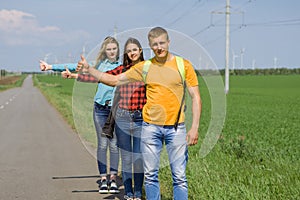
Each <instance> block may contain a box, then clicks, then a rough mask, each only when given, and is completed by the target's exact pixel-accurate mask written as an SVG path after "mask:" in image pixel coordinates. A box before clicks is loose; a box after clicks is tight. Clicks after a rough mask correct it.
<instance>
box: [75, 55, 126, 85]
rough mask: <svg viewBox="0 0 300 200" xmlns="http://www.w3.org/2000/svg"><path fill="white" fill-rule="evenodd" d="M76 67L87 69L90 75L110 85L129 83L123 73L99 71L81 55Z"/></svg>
mask: <svg viewBox="0 0 300 200" xmlns="http://www.w3.org/2000/svg"><path fill="white" fill-rule="evenodd" d="M77 69H79V70H83V69H84V70H87V71H88V72H89V73H90V74H91V75H92V76H94V77H95V78H96V79H97V80H98V81H99V82H101V83H104V84H106V85H110V86H116V85H123V84H126V83H129V80H128V79H127V78H126V75H125V74H123V73H122V74H119V75H111V74H107V73H105V72H100V71H99V70H97V69H95V68H93V67H90V66H89V64H88V63H87V61H86V59H85V57H84V56H81V60H80V61H79V62H78V64H77Z"/></svg>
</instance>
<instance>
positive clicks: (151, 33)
mask: <svg viewBox="0 0 300 200" xmlns="http://www.w3.org/2000/svg"><path fill="white" fill-rule="evenodd" d="M162 34H166V35H167V39H168V40H169V35H168V32H167V30H166V29H164V28H162V27H154V28H152V29H151V30H150V31H149V33H148V41H149V42H150V39H151V38H157V37H158V36H161V35H162Z"/></svg>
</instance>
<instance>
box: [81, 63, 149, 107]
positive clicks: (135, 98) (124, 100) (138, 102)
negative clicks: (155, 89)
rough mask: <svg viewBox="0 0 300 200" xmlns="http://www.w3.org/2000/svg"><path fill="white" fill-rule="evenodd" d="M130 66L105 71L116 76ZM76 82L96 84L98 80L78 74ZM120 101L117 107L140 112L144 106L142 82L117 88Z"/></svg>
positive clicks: (143, 85)
mask: <svg viewBox="0 0 300 200" xmlns="http://www.w3.org/2000/svg"><path fill="white" fill-rule="evenodd" d="M131 66H132V65H128V66H126V67H125V66H123V65H120V66H118V67H116V68H115V69H113V70H110V71H107V72H106V73H108V74H113V75H118V74H121V73H123V72H125V71H127V70H128V69H130V67H131ZM77 81H81V82H93V83H96V82H98V80H97V79H96V78H95V77H93V76H92V75H89V74H78V78H77ZM119 91H120V101H119V107H120V108H122V109H126V110H130V111H133V110H142V109H143V106H144V105H145V103H146V101H147V99H146V88H145V84H144V82H132V83H128V84H126V85H120V86H119Z"/></svg>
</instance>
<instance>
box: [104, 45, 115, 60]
mask: <svg viewBox="0 0 300 200" xmlns="http://www.w3.org/2000/svg"><path fill="white" fill-rule="evenodd" d="M105 53H106V56H107V59H108V60H110V61H116V59H117V55H118V46H117V44H116V43H108V44H107V45H106V48H105Z"/></svg>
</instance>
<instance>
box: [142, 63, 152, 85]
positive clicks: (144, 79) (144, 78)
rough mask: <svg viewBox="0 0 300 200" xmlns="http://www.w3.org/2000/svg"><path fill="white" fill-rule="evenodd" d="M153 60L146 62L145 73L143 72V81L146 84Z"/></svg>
mask: <svg viewBox="0 0 300 200" xmlns="http://www.w3.org/2000/svg"><path fill="white" fill-rule="evenodd" d="M151 63H152V62H151V60H146V61H145V63H144V66H143V72H142V76H143V81H144V83H145V84H146V77H147V74H148V71H149V67H150V65H151Z"/></svg>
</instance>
